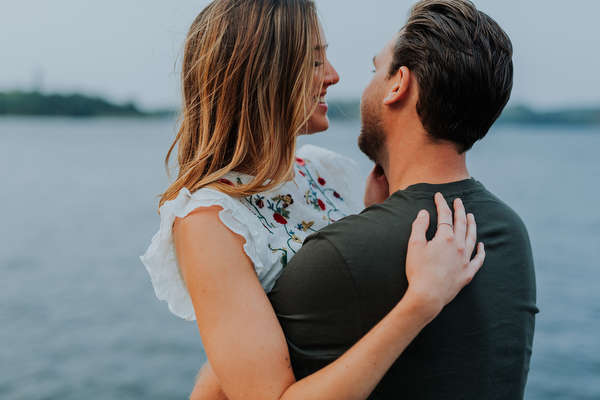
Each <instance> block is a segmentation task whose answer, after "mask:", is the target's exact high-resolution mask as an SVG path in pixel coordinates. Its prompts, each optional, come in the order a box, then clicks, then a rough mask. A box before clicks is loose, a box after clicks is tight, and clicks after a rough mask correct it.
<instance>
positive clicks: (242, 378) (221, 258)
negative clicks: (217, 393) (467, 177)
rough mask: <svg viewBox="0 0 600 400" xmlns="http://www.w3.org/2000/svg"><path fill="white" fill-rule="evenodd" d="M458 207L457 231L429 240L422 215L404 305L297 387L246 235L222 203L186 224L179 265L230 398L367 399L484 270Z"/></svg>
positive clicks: (179, 229)
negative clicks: (228, 223)
mask: <svg viewBox="0 0 600 400" xmlns="http://www.w3.org/2000/svg"><path fill="white" fill-rule="evenodd" d="M440 199H441V200H440ZM436 203H437V204H438V214H439V220H440V221H452V214H451V212H450V209H449V208H448V206H447V204H446V203H445V200H443V198H441V195H439V196H436ZM455 210H456V216H455V219H454V224H455V228H454V229H451V228H450V227H449V226H448V225H443V226H440V229H439V231H438V234H437V235H436V237H435V238H434V239H433V240H432V241H431V242H427V241H426V239H425V231H426V230H427V226H428V224H429V218H428V215H427V213H423V214H421V215H420V216H419V217H418V218H417V220H416V221H415V223H414V224H413V232H412V234H411V245H410V247H411V248H412V249H413V250H415V249H416V251H414V252H411V250H410V248H409V254H408V258H407V274H408V275H409V288H408V291H407V292H406V294H405V296H404V297H403V299H402V301H401V302H400V303H398V305H397V306H396V307H395V308H394V309H393V310H392V311H391V312H390V313H389V314H388V316H386V317H385V318H384V319H383V320H382V321H381V322H380V323H379V324H377V325H376V326H375V327H374V328H373V329H372V330H371V331H370V332H369V333H368V334H367V335H366V336H365V337H364V338H362V339H361V340H360V341H359V342H358V343H357V344H356V345H355V346H353V347H352V348H351V349H350V350H349V351H348V352H346V353H345V354H344V355H343V356H342V357H340V358H339V359H338V360H336V361H335V362H334V363H332V364H330V365H329V366H327V367H326V368H324V369H322V370H320V371H318V372H316V373H315V374H313V375H311V376H309V377H307V378H305V379H303V380H301V381H299V382H295V379H294V375H293V373H292V370H291V367H290V363H289V354H288V350H287V345H286V342H285V338H284V336H283V333H282V332H281V328H280V327H279V323H278V321H277V318H276V317H275V314H274V312H273V310H272V308H271V306H270V303H269V302H268V299H267V297H266V295H265V293H264V291H263V289H262V287H261V286H260V283H259V282H258V279H256V274H255V272H254V269H253V266H252V263H251V261H250V260H249V259H248V257H247V256H246V254H245V253H244V252H243V244H244V239H243V238H242V237H241V236H239V235H236V234H235V233H233V232H231V231H230V230H229V229H227V228H226V227H224V226H223V224H222V223H221V222H220V220H219V218H218V212H219V211H220V208H219V207H212V208H207V209H201V210H198V211H196V212H194V213H192V214H190V215H189V216H188V217H186V218H185V219H182V220H178V221H177V222H176V224H175V227H174V235H175V245H176V249H177V254H178V259H179V262H180V265H181V269H182V272H183V275H184V278H185V280H186V282H188V289H189V291H190V294H191V296H192V301H193V302H194V306H195V310H196V316H197V319H198V326H199V328H200V332H201V335H202V340H203V343H204V346H205V349H206V352H207V354H208V358H209V360H210V361H211V365H212V368H213V369H214V371H215V374H216V376H217V377H218V379H219V383H220V384H221V385H222V387H223V389H224V391H225V393H227V395H228V397H229V398H230V399H238V398H243V397H248V398H252V399H284V398H285V399H307V398H310V399H364V398H366V397H367V396H368V395H369V394H370V392H371V391H372V390H373V388H374V387H375V386H376V385H377V383H378V382H379V380H380V379H381V377H382V376H383V375H384V373H385V372H386V371H387V369H388V368H389V366H390V365H391V364H392V363H393V362H394V360H395V359H396V358H397V357H398V356H399V355H400V353H401V352H402V351H403V350H404V349H405V348H406V346H407V345H408V344H409V343H410V342H411V341H412V339H413V338H414V337H415V336H416V335H417V334H418V333H419V332H420V330H421V329H422V328H423V327H424V326H425V325H426V324H427V323H428V322H429V321H431V320H432V319H433V318H434V317H435V316H436V315H437V314H438V313H439V311H441V309H442V307H443V306H444V305H445V304H447V303H448V302H449V301H450V300H451V299H452V298H453V297H454V296H455V295H456V293H458V291H459V290H460V288H462V287H463V286H464V285H465V284H466V283H467V282H468V281H469V280H470V279H471V278H472V276H473V274H474V273H475V271H476V270H477V269H478V268H479V266H481V263H482V260H483V250H482V249H481V248H480V249H479V250H480V251H479V252H478V255H477V256H476V258H475V259H474V260H473V261H471V262H469V260H468V257H469V255H470V254H471V251H472V249H473V247H474V245H475V224H474V220H473V219H472V217H469V220H468V222H467V217H466V216H465V213H464V208H463V207H462V204H461V203H455ZM446 228H447V229H446ZM445 231H447V232H445ZM415 262H417V263H418V268H416V267H415V266H414V264H415ZM441 265H443V266H444V267H441V268H440V266H441Z"/></svg>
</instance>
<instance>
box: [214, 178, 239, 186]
mask: <svg viewBox="0 0 600 400" xmlns="http://www.w3.org/2000/svg"><path fill="white" fill-rule="evenodd" d="M217 182H220V183H224V184H226V185H229V186H233V187H235V185H234V184H233V182H231V181H230V180H229V179H218V180H217Z"/></svg>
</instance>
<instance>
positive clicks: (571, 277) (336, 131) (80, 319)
mask: <svg viewBox="0 0 600 400" xmlns="http://www.w3.org/2000/svg"><path fill="white" fill-rule="evenodd" d="M173 125H174V122H173V121H170V120H166V119H165V120H161V119H156V120H153V119H149V120H135V119H131V120H120V119H119V120H111V119H98V120H95V119H91V120H86V119H81V120H78V119H37V118H31V119H19V118H0V177H1V179H0V193H1V196H0V199H1V200H0V235H1V236H0V398H1V399H10V400H13V399H15V400H16V399H23V400H25V399H48V400H49V399H61V400H68V399H84V398H85V399H92V400H95V399H146V400H148V399H161V400H164V399H185V398H186V396H188V394H189V393H190V391H191V388H192V385H193V379H194V376H195V374H196V371H197V370H198V368H199V367H200V366H201V364H202V363H203V362H204V360H205V354H204V352H203V349H202V344H201V342H200V339H199V335H198V332H197V327H196V325H195V323H193V322H185V321H183V320H180V319H178V318H177V317H175V316H173V315H171V314H170V313H169V311H168V310H167V306H166V303H164V302H159V301H158V300H157V299H156V297H155V296H154V292H153V289H152V285H151V283H150V279H149V276H148V274H147V272H146V270H145V268H144V267H143V265H142V264H141V262H140V261H139V259H138V256H139V255H140V254H142V253H143V252H144V251H145V249H146V247H147V246H148V245H149V243H150V238H151V237H152V235H153V234H154V233H155V232H156V230H157V229H158V223H159V217H158V214H157V211H156V205H157V202H158V198H157V197H156V195H158V194H159V193H161V191H162V190H164V189H165V187H166V185H167V182H168V178H167V176H166V173H165V170H164V167H163V165H164V164H163V163H164V155H165V153H166V150H167V148H168V146H169V145H170V143H171V141H172V139H173V136H174V132H173ZM358 129H359V127H358V124H357V123H355V122H350V121H345V122H343V121H333V122H332V129H330V131H328V132H327V133H324V134H319V135H315V136H313V137H311V138H302V140H301V142H302V143H304V142H306V141H310V142H312V143H315V144H319V145H323V146H325V147H328V148H331V149H333V150H336V151H338V152H340V153H344V154H347V155H349V156H352V157H354V158H355V159H357V160H358V162H359V165H360V166H361V168H362V169H363V171H364V173H365V175H366V173H368V171H369V170H370V163H369V162H368V160H366V159H365V158H364V156H362V154H361V153H360V152H359V151H358V150H357V149H356V146H355V142H356V137H357V135H358ZM599 152H600V128H598V127H596V128H572V127H523V126H499V127H495V128H493V129H492V131H491V132H490V133H489V135H488V137H486V138H485V139H484V140H483V141H482V142H481V143H479V144H477V145H476V146H475V147H474V149H473V150H472V151H471V152H470V154H469V156H468V159H469V169H470V172H471V175H472V176H474V177H475V178H476V179H478V180H480V181H481V182H483V183H484V184H485V185H486V187H487V188H488V189H490V190H491V191H492V192H494V193H495V194H496V195H498V196H499V197H501V198H502V199H503V200H505V201H506V202H507V203H508V204H509V205H511V206H512V207H513V208H514V209H515V210H516V211H517V212H518V213H519V214H520V215H521V216H522V218H523V220H524V221H525V223H526V225H527V226H528V229H529V233H530V236H531V239H532V245H533V250H534V256H535V262H536V269H537V281H538V305H539V308H540V310H541V312H540V314H538V317H537V327H536V334H535V340H534V349H533V358H532V363H531V372H530V375H529V381H528V386H527V390H526V396H525V398H526V399H527V400H552V399H561V400H564V399H568V400H592V399H594V400H598V399H600V290H599V289H598V287H599V286H600V207H599V206H600V202H599V200H598V198H599V196H600V163H598V162H597V159H598V153H599Z"/></svg>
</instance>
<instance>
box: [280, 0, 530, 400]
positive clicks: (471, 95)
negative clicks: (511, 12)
mask: <svg viewBox="0 0 600 400" xmlns="http://www.w3.org/2000/svg"><path fill="white" fill-rule="evenodd" d="M511 56H512V45H511V42H510V40H509V38H508V37H507V35H506V34H505V33H504V31H503V30H502V29H501V28H500V27H499V26H498V25H497V24H496V22H495V21H493V20H492V19H491V18H490V17H488V16H487V15H486V14H484V13H482V12H480V11H478V10H477V9H476V8H475V6H474V5H473V4H472V3H470V2H468V1H466V0H424V1H421V2H419V3H417V4H416V5H415V6H414V7H413V9H412V11H411V15H410V17H409V20H408V22H407V24H406V25H405V26H404V27H403V28H402V30H401V31H400V32H399V33H398V35H397V36H396V37H394V38H392V40H391V41H390V42H389V43H388V44H387V45H386V47H385V48H384V49H383V50H382V51H381V52H380V53H379V54H377V56H376V57H375V58H374V64H375V73H374V75H373V78H372V80H371V82H370V84H369V85H368V87H367V88H366V89H365V91H364V93H363V97H362V102H361V113H362V121H363V128H362V133H361V136H360V138H359V146H360V148H361V150H362V151H363V152H365V153H366V154H367V155H368V156H369V157H370V158H371V159H372V160H373V161H374V162H375V163H376V165H377V166H376V168H375V169H374V171H373V173H372V174H371V176H370V177H369V181H368V185H367V186H368V188H369V189H368V191H367V194H366V198H367V199H369V198H378V197H381V196H380V195H379V193H381V191H382V188H383V191H384V192H385V196H384V197H386V196H387V194H388V193H391V195H390V196H389V198H388V199H387V200H386V201H385V202H383V203H381V204H376V205H373V206H371V207H369V208H367V209H366V210H365V211H363V212H362V213H361V214H359V215H357V216H351V217H348V218H345V219H343V220H341V221H339V222H337V223H335V224H332V225H331V226H329V227H327V228H325V229H323V230H321V231H320V232H318V233H316V234H314V235H312V236H310V237H309V238H308V239H307V240H306V241H305V244H304V246H303V247H302V249H301V251H299V252H298V253H297V254H296V255H295V257H294V258H293V259H292V260H291V261H290V263H289V264H288V265H287V267H286V269H285V270H284V272H283V274H282V276H281V277H280V278H279V280H278V281H277V283H276V285H275V287H274V289H273V290H272V291H271V293H270V294H269V298H270V300H271V302H272V304H273V307H274V309H275V312H276V313H277V315H278V317H279V320H280V323H281V325H282V327H283V331H284V333H285V336H286V338H287V340H288V347H289V350H290V354H291V357H292V367H293V370H294V373H295V374H296V378H297V379H300V378H302V377H304V376H307V375H309V374H311V373H312V372H314V371H316V370H318V369H321V368H323V367H324V366H325V365H327V364H329V363H330V362H332V361H333V360H335V359H336V358H338V357H339V356H340V355H342V354H343V353H344V352H345V351H346V350H347V349H348V348H349V347H350V346H352V345H353V344H354V343H355V342H356V341H358V340H359V339H360V338H361V337H362V336H364V335H365V334H366V333H367V332H368V331H369V330H370V329H371V328H372V327H373V326H374V325H375V324H376V323H377V322H378V321H380V320H381V319H382V318H383V317H384V316H385V315H386V314H387V312H388V311H390V310H391V309H392V308H393V307H394V306H395V305H396V304H397V302H398V301H399V300H400V299H401V297H402V296H403V293H404V292H405V291H406V289H407V285H408V283H407V280H406V275H405V271H404V268H405V258H406V249H407V243H408V238H409V236H410V231H411V224H412V222H413V220H414V219H415V216H416V215H417V213H418V212H419V210H421V209H427V210H428V211H429V214H430V215H431V216H432V218H433V220H432V223H431V225H430V228H429V231H428V237H429V238H431V237H433V235H434V233H435V230H436V221H435V217H434V216H436V215H437V213H436V212H435V205H434V202H433V198H434V194H435V193H436V192H441V193H442V194H443V195H444V197H445V198H446V200H448V202H449V203H451V201H452V200H453V199H454V198H456V197H459V198H461V199H462V201H463V203H464V205H465V208H466V210H467V212H471V213H473V214H474V215H475V218H476V220H477V231H478V241H481V242H483V243H484V244H485V247H486V259H485V262H484V266H483V268H482V269H481V270H480V271H479V273H478V274H477V275H476V276H475V278H474V279H473V281H472V282H471V283H470V284H469V285H467V286H466V287H465V288H464V289H463V290H462V291H461V292H460V293H459V294H458V296H457V297H456V298H455V299H454V300H453V301H452V302H451V303H450V304H448V305H447V306H446V307H445V308H444V310H443V311H442V312H441V314H439V316H438V317H437V318H436V319H435V320H434V321H433V322H431V323H430V324H429V325H428V326H427V327H426V328H425V329H424V330H423V331H422V332H421V333H420V334H419V336H418V337H417V338H416V339H415V340H414V341H413V343H412V344H411V345H410V346H409V347H408V348H407V349H406V350H405V352H404V353H403V354H402V355H401V356H400V358H399V359H398V360H397V361H396V362H395V363H394V364H393V366H392V367H391V368H390V370H389V371H388V373H387V374H386V375H385V376H384V378H383V379H382V380H381V382H380V384H379V385H378V386H377V388H376V389H375V390H374V392H373V393H372V395H371V397H370V398H373V399H388V398H402V399H473V400H475V399H477V400H482V399H499V400H500V399H501V400H509V399H510V400H512V399H522V398H523V392H524V388H525V382H526V379H527V373H528V370H529V360H530V356H531V346H532V340H533V331H534V316H535V313H536V312H537V308H536V305H535V276H534V269H533V260H532V254H531V248H530V244H529V238H528V235H527V231H526V229H525V226H524V225H523V223H522V221H521V220H520V218H519V217H518V216H517V215H516V214H515V213H514V212H513V211H512V210H511V209H510V208H509V207H508V206H506V205H505V204H504V203H502V202H501V201H500V200H499V199H498V198H496V197H495V196H493V195H492V194H491V193H490V192H488V191H487V190H486V189H485V188H484V187H483V186H482V185H481V184H480V183H479V182H477V181H475V180H474V179H471V178H470V175H469V173H468V171H467V167H466V151H467V150H469V149H470V148H471V146H472V145H473V144H474V142H475V141H477V140H479V139H481V138H483V137H484V136H485V134H486V133H487V131H488V130H489V128H490V126H491V125H492V124H493V123H494V121H495V120H496V119H497V117H498V116H499V115H500V113H501V112H502V109H503V108H504V106H505V105H506V103H507V101H508V99H509V97H510V92H511V89H512V75H513V71H512V61H511Z"/></svg>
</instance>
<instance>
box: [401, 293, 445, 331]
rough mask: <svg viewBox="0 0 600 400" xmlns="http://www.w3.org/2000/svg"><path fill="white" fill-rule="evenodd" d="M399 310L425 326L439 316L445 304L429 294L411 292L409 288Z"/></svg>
mask: <svg viewBox="0 0 600 400" xmlns="http://www.w3.org/2000/svg"><path fill="white" fill-rule="evenodd" d="M397 308H401V309H402V310H403V313H402V314H403V315H404V314H405V313H408V314H409V315H411V316H413V318H415V320H416V321H419V322H422V323H423V326H425V325H427V324H428V323H429V322H431V321H432V320H433V319H434V318H435V317H437V316H438V314H439V313H440V312H441V311H442V308H444V304H443V302H442V301H440V300H439V299H437V298H435V297H434V296H431V295H430V294H428V293H417V292H416V291H414V290H411V288H410V286H409V287H408V290H407V291H406V293H405V294H404V296H403V297H402V300H401V301H400V303H398V306H397Z"/></svg>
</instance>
